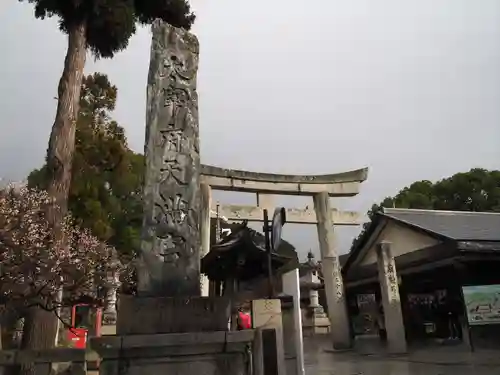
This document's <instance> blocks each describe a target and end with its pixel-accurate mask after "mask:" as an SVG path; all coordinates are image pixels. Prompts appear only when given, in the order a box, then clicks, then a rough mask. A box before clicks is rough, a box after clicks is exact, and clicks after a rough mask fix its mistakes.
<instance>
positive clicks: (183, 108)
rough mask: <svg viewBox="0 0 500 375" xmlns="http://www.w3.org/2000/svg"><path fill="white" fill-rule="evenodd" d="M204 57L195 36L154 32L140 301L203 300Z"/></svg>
mask: <svg viewBox="0 0 500 375" xmlns="http://www.w3.org/2000/svg"><path fill="white" fill-rule="evenodd" d="M198 54H199V46H198V40H197V38H196V37H195V36H194V35H192V34H190V33H187V32H184V33H181V32H179V31H178V29H174V28H172V27H169V26H166V25H159V24H157V25H155V26H153V41H152V46H151V61H150V67H149V76H148V87H147V115H146V142H145V147H144V154H145V157H146V174H145V181H144V222H143V233H142V245H141V261H142V262H141V265H142V267H141V269H140V270H139V274H138V282H139V283H138V293H139V295H140V296H156V297H158V296H170V297H172V296H196V295H199V294H200V271H199V267H200V266H199V264H200V262H199V249H200V234H199V223H198V221H199V220H198V215H199V210H200V181H199V179H200V173H199V171H200V149H199V127H198V97H197V93H196V75H197V71H198Z"/></svg>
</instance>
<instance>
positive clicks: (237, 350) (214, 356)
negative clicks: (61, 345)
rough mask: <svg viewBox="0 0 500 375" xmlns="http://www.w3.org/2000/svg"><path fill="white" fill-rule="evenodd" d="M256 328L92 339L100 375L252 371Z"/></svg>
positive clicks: (239, 373)
mask: <svg viewBox="0 0 500 375" xmlns="http://www.w3.org/2000/svg"><path fill="white" fill-rule="evenodd" d="M254 338H255V331H254V330H246V331H232V332H229V331H226V332H196V333H173V334H157V335H132V336H108V337H97V338H93V339H91V342H90V343H91V347H92V349H93V350H95V351H96V352H97V353H99V354H100V356H101V358H102V361H101V365H100V375H157V374H179V375H184V374H185V375H222V374H224V375H226V374H227V375H251V374H252V368H253V366H254V365H253V363H252V361H251V359H252V358H251V355H250V353H251V352H252V347H253V345H254Z"/></svg>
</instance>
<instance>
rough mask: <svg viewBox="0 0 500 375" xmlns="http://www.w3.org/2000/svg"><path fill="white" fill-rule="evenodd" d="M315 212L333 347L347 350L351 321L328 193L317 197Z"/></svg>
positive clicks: (315, 199)
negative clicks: (348, 314) (336, 248)
mask: <svg viewBox="0 0 500 375" xmlns="http://www.w3.org/2000/svg"><path fill="white" fill-rule="evenodd" d="M314 209H315V211H316V217H317V220H318V223H317V228H318V237H319V248H320V251H321V267H322V270H323V277H324V281H325V293H326V303H327V305H328V317H329V318H330V327H331V329H330V333H331V335H332V341H333V348H334V349H348V348H350V347H351V337H350V336H351V335H350V332H349V319H348V316H347V308H346V300H345V295H344V283H343V281H342V274H341V269H340V264H339V257H338V254H337V251H336V250H335V243H334V242H335V240H334V233H333V222H332V216H331V209H330V199H329V196H328V193H327V192H322V193H318V194H316V195H315V196H314Z"/></svg>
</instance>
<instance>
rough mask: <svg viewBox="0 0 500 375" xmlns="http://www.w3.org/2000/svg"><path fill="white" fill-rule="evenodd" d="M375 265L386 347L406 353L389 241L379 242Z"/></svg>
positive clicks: (395, 274) (396, 282) (396, 281)
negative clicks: (378, 282)
mask: <svg viewBox="0 0 500 375" xmlns="http://www.w3.org/2000/svg"><path fill="white" fill-rule="evenodd" d="M377 266H378V275H379V281H380V291H381V295H382V304H383V311H384V319H385V329H386V331H387V344H388V348H389V351H390V352H391V353H394V354H397V353H406V351H407V348H406V338H405V327H404V323H403V314H402V312H401V299H400V297H399V286H398V275H397V272H396V264H395V262H394V257H393V256H392V253H391V244H390V243H389V242H382V243H380V244H379V246H378V249H377Z"/></svg>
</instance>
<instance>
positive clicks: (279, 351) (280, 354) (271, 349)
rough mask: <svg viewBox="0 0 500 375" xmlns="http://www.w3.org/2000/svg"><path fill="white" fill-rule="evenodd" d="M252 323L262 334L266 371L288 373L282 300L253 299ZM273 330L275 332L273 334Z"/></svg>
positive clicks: (274, 374) (281, 374) (276, 373)
mask: <svg viewBox="0 0 500 375" xmlns="http://www.w3.org/2000/svg"><path fill="white" fill-rule="evenodd" d="M252 325H253V328H258V329H259V330H260V332H261V335H262V342H263V349H262V350H263V353H264V358H263V362H264V366H265V368H266V371H270V372H269V374H271V373H272V374H273V375H287V374H286V370H285V353H284V346H283V320H282V314H281V300H279V299H260V300H254V301H252ZM272 331H274V332H275V333H274V334H273V333H272ZM266 374H267V373H266Z"/></svg>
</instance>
